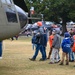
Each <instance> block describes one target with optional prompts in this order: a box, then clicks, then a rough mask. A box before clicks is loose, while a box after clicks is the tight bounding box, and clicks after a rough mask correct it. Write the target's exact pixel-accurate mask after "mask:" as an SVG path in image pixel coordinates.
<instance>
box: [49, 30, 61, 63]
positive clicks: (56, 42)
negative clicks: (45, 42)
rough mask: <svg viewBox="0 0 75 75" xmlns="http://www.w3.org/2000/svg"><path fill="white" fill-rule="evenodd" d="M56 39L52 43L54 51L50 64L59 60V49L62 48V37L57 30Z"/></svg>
mask: <svg viewBox="0 0 75 75" xmlns="http://www.w3.org/2000/svg"><path fill="white" fill-rule="evenodd" d="M54 34H55V35H54V39H53V43H52V53H51V58H50V63H49V64H54V63H57V62H59V60H60V59H59V49H60V44H61V43H60V42H61V38H60V35H59V34H57V32H56V30H55V31H54Z"/></svg>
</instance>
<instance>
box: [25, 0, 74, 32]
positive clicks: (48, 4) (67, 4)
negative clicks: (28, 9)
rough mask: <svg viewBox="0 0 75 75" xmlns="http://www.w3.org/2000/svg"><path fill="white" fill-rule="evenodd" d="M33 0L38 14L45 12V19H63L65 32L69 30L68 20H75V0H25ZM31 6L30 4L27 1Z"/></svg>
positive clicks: (55, 20)
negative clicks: (67, 26)
mask: <svg viewBox="0 0 75 75" xmlns="http://www.w3.org/2000/svg"><path fill="white" fill-rule="evenodd" d="M25 1H26V2H27V1H32V3H31V5H32V6H34V7H35V11H36V13H37V14H40V13H42V14H44V19H45V20H49V21H54V22H56V23H59V22H60V19H61V20H62V27H63V33H64V32H66V31H67V29H66V22H67V21H70V20H72V21H75V0H42V1H41V0H25ZM27 5H28V6H29V5H30V4H29V3H27Z"/></svg>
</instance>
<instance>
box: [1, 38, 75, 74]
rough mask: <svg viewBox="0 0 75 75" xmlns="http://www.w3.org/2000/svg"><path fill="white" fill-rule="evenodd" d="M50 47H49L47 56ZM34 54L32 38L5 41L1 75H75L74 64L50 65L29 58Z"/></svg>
mask: <svg viewBox="0 0 75 75" xmlns="http://www.w3.org/2000/svg"><path fill="white" fill-rule="evenodd" d="M48 51H49V45H48V46H47V54H48ZM33 54H34V50H32V45H31V42H30V38H26V37H20V38H19V40H14V41H11V40H4V41H3V59H2V60H0V75H75V67H73V66H74V63H70V65H69V66H66V65H64V66H60V65H59V63H58V64H48V63H49V61H50V60H46V61H39V59H40V58H41V54H40V53H39V55H38V57H37V59H36V61H30V60H29V58H30V57H32V55H33ZM60 54H61V52H60Z"/></svg>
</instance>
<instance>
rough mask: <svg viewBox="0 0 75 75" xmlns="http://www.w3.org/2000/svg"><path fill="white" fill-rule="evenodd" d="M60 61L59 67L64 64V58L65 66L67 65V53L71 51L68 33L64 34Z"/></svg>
mask: <svg viewBox="0 0 75 75" xmlns="http://www.w3.org/2000/svg"><path fill="white" fill-rule="evenodd" d="M61 46H62V51H63V52H62V60H61V63H60V64H59V65H63V63H64V58H65V56H66V65H69V56H68V54H69V52H70V51H71V40H70V34H69V33H68V32H66V33H65V34H64V39H63V41H62V44H61Z"/></svg>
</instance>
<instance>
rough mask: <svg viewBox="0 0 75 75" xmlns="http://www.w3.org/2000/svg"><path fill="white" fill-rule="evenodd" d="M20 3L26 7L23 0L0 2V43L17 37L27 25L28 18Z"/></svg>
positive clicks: (4, 0) (0, 0)
mask: <svg viewBox="0 0 75 75" xmlns="http://www.w3.org/2000/svg"><path fill="white" fill-rule="evenodd" d="M20 3H21V4H20ZM22 3H23V5H25V7H26V4H25V2H24V0H0V41H2V40H5V39H8V38H11V37H13V36H15V35H17V34H18V33H19V32H20V31H21V29H22V28H23V27H24V26H25V25H26V24H27V20H28V16H27V14H26V12H25V10H26V9H25V7H24V6H22ZM26 11H28V10H26Z"/></svg>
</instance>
